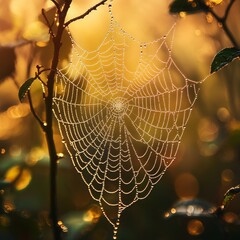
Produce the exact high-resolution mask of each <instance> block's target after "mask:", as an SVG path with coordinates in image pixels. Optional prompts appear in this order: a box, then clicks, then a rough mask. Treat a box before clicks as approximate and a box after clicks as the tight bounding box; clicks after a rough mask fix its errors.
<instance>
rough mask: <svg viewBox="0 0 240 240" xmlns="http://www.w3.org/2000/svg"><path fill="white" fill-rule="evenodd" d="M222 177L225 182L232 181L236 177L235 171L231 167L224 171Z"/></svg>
mask: <svg viewBox="0 0 240 240" xmlns="http://www.w3.org/2000/svg"><path fill="white" fill-rule="evenodd" d="M221 178H222V181H223V182H231V181H232V180H233V179H234V172H233V171H232V170H231V169H225V170H223V171H222V174H221Z"/></svg>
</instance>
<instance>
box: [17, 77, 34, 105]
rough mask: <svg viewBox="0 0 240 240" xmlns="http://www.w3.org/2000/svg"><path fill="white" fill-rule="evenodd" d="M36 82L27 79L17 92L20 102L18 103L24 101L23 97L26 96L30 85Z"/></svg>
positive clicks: (32, 79)
mask: <svg viewBox="0 0 240 240" xmlns="http://www.w3.org/2000/svg"><path fill="white" fill-rule="evenodd" d="M35 80H36V78H29V79H28V80H27V81H26V82H25V83H24V84H23V85H22V86H21V87H20V89H19V92H18V98H19V100H20V102H22V100H23V99H24V97H25V96H26V94H27V92H28V91H29V89H30V87H31V85H32V83H33V82H34V81H35Z"/></svg>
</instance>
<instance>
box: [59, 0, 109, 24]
mask: <svg viewBox="0 0 240 240" xmlns="http://www.w3.org/2000/svg"><path fill="white" fill-rule="evenodd" d="M105 2H107V0H102V1H101V2H99V3H97V4H96V5H95V6H93V7H91V8H89V9H88V10H87V11H86V12H85V13H83V14H82V15H80V16H78V17H75V18H72V19H71V20H69V21H68V22H66V23H65V24H64V27H67V26H68V25H69V24H71V23H72V22H75V21H77V20H80V19H83V18H85V17H86V16H87V15H88V14H89V13H91V12H92V11H93V10H97V8H98V7H99V6H101V5H104V4H105Z"/></svg>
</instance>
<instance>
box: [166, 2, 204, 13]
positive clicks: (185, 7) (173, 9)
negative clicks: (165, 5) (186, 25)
mask: <svg viewBox="0 0 240 240" xmlns="http://www.w3.org/2000/svg"><path fill="white" fill-rule="evenodd" d="M169 11H170V13H180V12H186V13H188V14H194V13H197V12H206V11H208V7H207V6H206V5H205V3H204V2H203V1H197V0H193V1H189V0H175V1H173V2H172V3H171V4H170V6H169Z"/></svg>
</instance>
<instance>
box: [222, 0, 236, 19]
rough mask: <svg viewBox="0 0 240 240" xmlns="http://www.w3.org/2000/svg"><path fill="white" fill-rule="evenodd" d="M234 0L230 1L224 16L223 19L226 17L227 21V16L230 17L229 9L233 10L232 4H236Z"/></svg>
mask: <svg viewBox="0 0 240 240" xmlns="http://www.w3.org/2000/svg"><path fill="white" fill-rule="evenodd" d="M234 2H235V0H231V1H230V3H229V4H228V6H227V9H226V12H225V15H224V17H223V19H224V20H225V21H227V17H228V14H229V11H230V10H231V7H232V5H233V4H234Z"/></svg>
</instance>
